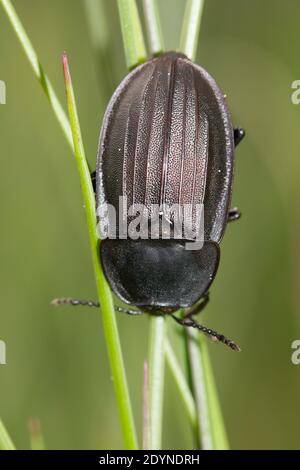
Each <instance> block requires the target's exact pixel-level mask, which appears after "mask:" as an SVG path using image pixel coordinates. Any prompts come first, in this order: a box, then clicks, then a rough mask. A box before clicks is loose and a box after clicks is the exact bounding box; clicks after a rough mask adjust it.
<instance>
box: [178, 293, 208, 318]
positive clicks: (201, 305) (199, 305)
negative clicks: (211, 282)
mask: <svg viewBox="0 0 300 470" xmlns="http://www.w3.org/2000/svg"><path fill="white" fill-rule="evenodd" d="M208 302H209V292H206V294H204V295H203V297H202V298H201V299H200V302H199V303H197V304H196V305H194V306H193V307H192V308H191V309H187V310H186V311H185V314H184V318H191V317H193V316H194V315H198V314H199V313H200V312H202V310H203V309H204V308H205V307H206V305H207V304H208Z"/></svg>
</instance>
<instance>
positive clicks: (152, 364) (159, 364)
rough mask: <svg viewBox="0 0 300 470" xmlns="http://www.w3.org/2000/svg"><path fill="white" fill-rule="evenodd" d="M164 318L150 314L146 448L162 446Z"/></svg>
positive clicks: (156, 448)
mask: <svg viewBox="0 0 300 470" xmlns="http://www.w3.org/2000/svg"><path fill="white" fill-rule="evenodd" d="M165 323H166V322H165V318H164V316H163V315H152V316H150V338H149V339H150V344H149V395H148V396H149V404H150V407H149V409H150V411H149V414H150V416H149V421H150V423H149V424H150V442H149V449H148V450H159V449H161V448H162V418H163V396H164V372H165V354H164V352H165V328H166V325H165Z"/></svg>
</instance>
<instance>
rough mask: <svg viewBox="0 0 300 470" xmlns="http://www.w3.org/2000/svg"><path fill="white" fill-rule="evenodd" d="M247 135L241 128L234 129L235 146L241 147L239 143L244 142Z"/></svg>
mask: <svg viewBox="0 0 300 470" xmlns="http://www.w3.org/2000/svg"><path fill="white" fill-rule="evenodd" d="M245 135H246V132H245V129H242V128H241V127H236V128H235V129H233V138H234V145H235V146H237V145H239V143H240V142H241V141H242V140H243V138H244V137H245Z"/></svg>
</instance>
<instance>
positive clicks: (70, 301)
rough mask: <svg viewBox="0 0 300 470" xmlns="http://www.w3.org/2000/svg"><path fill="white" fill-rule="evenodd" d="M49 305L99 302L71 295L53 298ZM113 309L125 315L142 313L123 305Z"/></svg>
mask: <svg viewBox="0 0 300 470" xmlns="http://www.w3.org/2000/svg"><path fill="white" fill-rule="evenodd" d="M51 305H55V306H58V305H71V306H72V307H77V306H81V307H97V308H99V307H100V304H99V302H98V301H95V300H82V299H73V298H71V297H62V298H59V299H53V300H52V301H51ZM115 311H116V312H118V313H126V314H127V315H143V314H144V312H142V311H141V310H134V309H129V308H124V307H119V306H116V305H115Z"/></svg>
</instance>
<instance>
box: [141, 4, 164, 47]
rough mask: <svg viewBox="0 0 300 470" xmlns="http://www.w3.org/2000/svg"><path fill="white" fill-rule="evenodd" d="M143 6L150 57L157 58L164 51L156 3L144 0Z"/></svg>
mask: <svg viewBox="0 0 300 470" xmlns="http://www.w3.org/2000/svg"><path fill="white" fill-rule="evenodd" d="M143 5H144V16H145V20H146V27H147V33H148V43H149V46H150V52H151V55H152V56H158V55H160V54H161V53H162V52H163V51H164V50H165V46H164V39H163V34H162V29H161V25H160V19H159V11H158V6H157V1H156V0H144V1H143Z"/></svg>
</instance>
